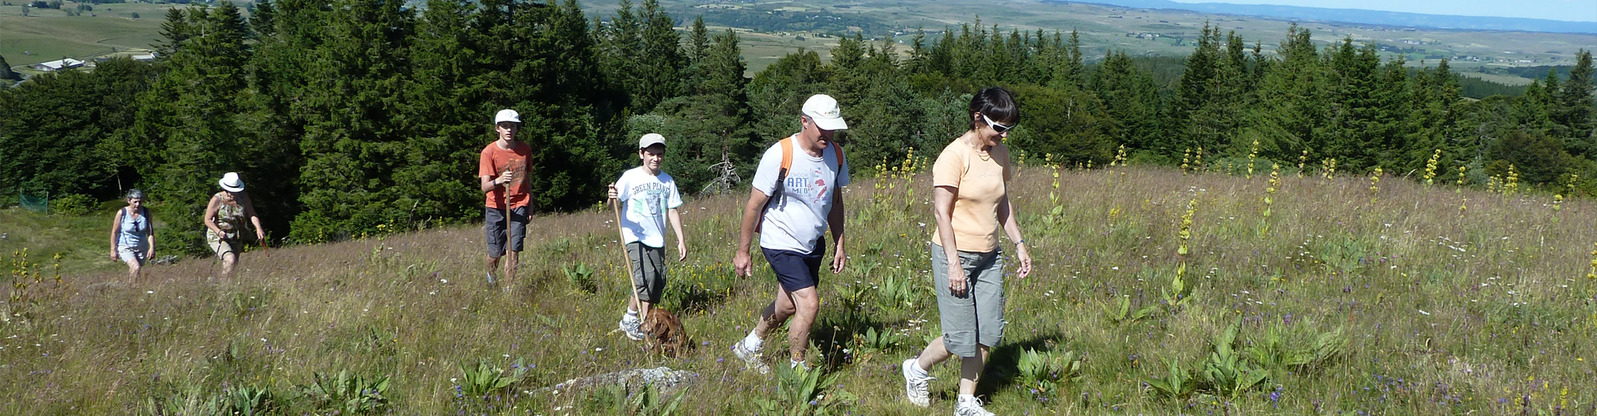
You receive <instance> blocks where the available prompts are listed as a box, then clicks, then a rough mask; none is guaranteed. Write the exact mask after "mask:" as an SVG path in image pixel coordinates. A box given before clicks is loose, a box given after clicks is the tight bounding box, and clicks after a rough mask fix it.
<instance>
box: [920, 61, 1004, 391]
mask: <svg viewBox="0 0 1597 416" xmlns="http://www.w3.org/2000/svg"><path fill="white" fill-rule="evenodd" d="M969 117H970V130H969V131H966V132H965V134H962V135H960V136H959V137H958V138H955V139H954V141H953V142H952V143H949V144H948V146H947V147H946V148H944V149H943V153H942V154H940V155H938V156H937V162H936V163H935V164H933V166H932V185H933V186H934V189H933V190H932V206H933V208H934V214H935V217H936V219H937V231H936V232H935V233H934V234H932V248H931V256H932V275H933V277H934V280H935V281H936V284H935V286H936V288H935V289H936V290H937V310H938V312H939V315H941V321H942V329H943V333H942V336H940V337H937V339H934V340H932V342H931V343H930V344H929V345H927V346H926V349H925V350H922V351H921V353H920V355H919V356H917V357H915V358H910V359H908V360H904V363H903V365H902V369H903V373H904V392H905V395H907V396H908V397H909V401H910V403H913V404H915V405H917V406H923V407H924V406H927V405H929V404H930V402H929V400H928V398H927V382H928V381H930V380H931V379H932V377H931V376H930V375H928V374H927V373H926V369H927V368H930V367H931V366H933V365H936V364H937V363H939V362H942V361H943V360H946V359H948V358H950V357H952V356H955V355H958V356H959V357H960V377H959V398H958V402H957V404H956V405H955V407H954V414H955V415H991V414H992V413H991V412H988V411H987V410H986V409H984V408H982V403H981V401H980V400H978V399H977V398H976V397H975V393H976V381H977V377H979V376H980V375H981V372H982V368H983V367H984V366H985V365H986V362H987V353H988V350H990V349H991V348H992V347H993V346H994V345H997V344H998V341H999V340H1000V339H1001V338H1002V337H1003V332H1004V280H1003V274H1004V258H1003V257H1004V256H1003V250H1001V249H1000V248H999V246H998V231H999V229H1002V230H1003V231H1004V233H1005V234H1007V235H1008V237H1009V240H1010V241H1013V242H1015V251H1016V252H1017V254H1018V256H1017V257H1018V260H1020V267H1019V269H1017V270H1016V275H1017V276H1018V277H1020V278H1022V279H1024V278H1025V277H1026V275H1027V274H1030V273H1031V254H1029V253H1027V252H1026V240H1024V239H1022V238H1021V236H1020V225H1018V224H1016V223H1015V213H1014V210H1013V209H1012V207H1011V205H1010V204H1009V194H1008V189H1007V188H1006V186H1005V185H1006V184H1007V182H1009V179H1010V177H1011V176H1012V175H1013V174H1012V172H1013V168H1012V167H1010V165H1009V148H1008V147H1007V146H1004V144H1003V139H1004V138H1005V137H1008V136H1009V131H1010V130H1011V129H1014V128H1015V123H1016V122H1018V121H1020V108H1019V105H1018V104H1016V103H1015V100H1014V98H1013V97H1012V96H1011V95H1010V94H1009V91H1008V90H1005V89H1003V88H997V87H993V88H987V89H984V90H981V92H978V93H976V95H975V96H973V97H971V100H970V113H969ZM950 265H953V266H955V267H949V266H950Z"/></svg>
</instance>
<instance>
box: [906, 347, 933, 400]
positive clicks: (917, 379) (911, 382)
mask: <svg viewBox="0 0 1597 416" xmlns="http://www.w3.org/2000/svg"><path fill="white" fill-rule="evenodd" d="M915 361H916V360H915V359H914V358H911V359H908V360H904V365H901V366H899V367H902V368H901V370H903V373H904V395H905V396H907V397H909V403H910V404H913V405H916V406H920V407H926V406H931V405H932V401H931V399H928V398H927V396H928V394H927V392H926V390H927V389H926V382H928V381H932V380H935V379H936V378H934V377H932V376H930V375H927V376H916V375H915V372H914V370H912V369H910V366H912V365H918V364H916V363H915Z"/></svg>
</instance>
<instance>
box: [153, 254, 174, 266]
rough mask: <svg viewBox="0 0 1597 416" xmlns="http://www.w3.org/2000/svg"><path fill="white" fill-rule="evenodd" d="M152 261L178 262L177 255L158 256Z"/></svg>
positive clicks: (159, 262)
mask: <svg viewBox="0 0 1597 416" xmlns="http://www.w3.org/2000/svg"><path fill="white" fill-rule="evenodd" d="M150 263H154V264H177V256H161V257H156V258H155V259H154V260H150Z"/></svg>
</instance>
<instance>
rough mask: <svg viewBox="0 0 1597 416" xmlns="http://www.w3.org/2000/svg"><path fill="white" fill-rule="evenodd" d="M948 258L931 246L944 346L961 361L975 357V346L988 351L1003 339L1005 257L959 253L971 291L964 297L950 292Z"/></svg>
mask: <svg viewBox="0 0 1597 416" xmlns="http://www.w3.org/2000/svg"><path fill="white" fill-rule="evenodd" d="M947 259H948V257H947V255H946V254H944V253H943V246H941V245H937V244H932V280H933V282H932V285H933V286H935V289H937V312H938V315H940V317H941V322H942V324H943V346H945V347H947V348H948V352H950V353H953V354H954V355H958V356H960V357H975V356H976V350H977V348H976V345H977V344H980V345H986V346H987V347H988V348H991V347H994V346H997V345H998V341H1000V340H1002V339H1003V338H1004V324H1005V321H1004V255H1003V251H1002V250H993V251H989V252H986V253H972V252H968V251H961V252H959V263H960V267H962V268H964V269H965V282H966V284H967V285H969V286H968V287H969V289H967V290H965V294H964V295H963V296H954V295H953V294H952V293H950V292H949V290H948V260H947Z"/></svg>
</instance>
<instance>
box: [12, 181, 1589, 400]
mask: <svg viewBox="0 0 1597 416" xmlns="http://www.w3.org/2000/svg"><path fill="white" fill-rule="evenodd" d="M921 163H922V164H924V161H921ZM910 170H912V171H913V170H918V169H916V168H914V167H913V166H911V167H910ZM889 172H890V173H889V174H887V175H883V176H881V177H877V178H864V177H860V178H857V179H858V180H857V181H856V182H855V184H854V185H853V186H850V187H848V188H846V191H845V199H846V204H847V207H848V210H849V215H848V236H849V239H848V260H849V263H848V264H849V266H848V269H847V270H846V271H844V272H843V273H842V274H841V275H830V274H827V275H825V276H824V277H823V278H822V283H821V285H820V291H821V294H822V304H821V312H820V317H819V318H818V322H817V324H816V331H815V334H814V337H813V340H812V345H813V346H812V347H811V348H812V350H811V351H812V353H811V359H810V363H811V365H812V366H816V367H819V368H820V370H821V371H822V373H814V374H807V375H806V374H789V373H787V372H778V374H773V375H770V376H764V375H759V374H755V373H752V372H747V371H744V370H743V368H742V365H741V364H740V363H737V362H736V359H735V358H733V357H732V355H731V353H730V351H729V350H728V348H729V345H730V344H731V342H733V341H734V340H737V339H739V338H740V337H741V336H742V335H743V334H744V333H746V332H747V331H748V329H749V326H750V324H752V323H753V322H754V313H755V311H756V310H757V309H758V308H759V307H761V306H762V305H763V304H764V303H766V302H768V301H769V299H770V297H771V294H772V293H773V292H774V290H775V287H776V285H775V282H774V279H773V278H772V276H771V275H770V271H769V269H768V268H766V267H764V262H763V261H759V260H757V261H756V264H757V265H758V266H760V267H758V268H757V269H756V275H755V276H754V277H752V278H746V279H740V278H736V277H734V276H733V275H732V273H731V267H730V264H729V263H730V258H731V256H732V250H733V246H734V244H735V241H734V235H735V224H736V223H737V217H738V215H739V214H738V208H739V207H740V206H741V198H740V197H739V196H736V195H734V196H721V197H709V198H700V199H693V200H690V201H688V202H687V203H686V204H685V205H683V207H682V208H681V210H682V213H683V217H684V219H685V222H686V231H687V234H688V235H689V237H688V238H689V241H688V247H689V257H688V260H687V261H685V262H675V261H669V262H668V263H669V264H670V267H671V268H672V269H671V274H670V284H669V287H668V290H667V293H666V301H665V302H664V304H665V305H666V307H668V308H670V309H671V310H673V311H675V312H676V313H677V314H678V316H679V317H681V318H682V321H683V323H684V325H685V326H686V328H687V332H688V335H689V337H690V344H691V345H692V346H693V347H692V349H690V350H689V351H688V352H687V353H686V354H685V355H684V356H683V357H682V358H664V357H661V356H658V355H657V354H652V353H649V352H647V351H646V350H644V348H643V346H642V344H640V343H634V342H631V341H628V340H626V338H625V337H623V336H622V335H621V334H619V333H615V332H613V329H614V328H615V326H616V320H617V319H618V318H619V316H620V313H621V311H622V301H623V299H624V298H625V297H626V296H627V295H626V293H627V292H626V288H625V285H626V283H624V282H625V279H626V278H625V277H624V272H623V268H622V267H623V266H622V265H621V264H622V263H621V259H622V257H621V256H622V254H621V250H619V249H618V248H617V246H616V241H615V240H616V231H615V229H614V224H613V223H612V222H611V221H612V220H611V218H612V217H611V214H610V212H609V211H607V210H594V211H589V212H581V213H573V214H556V215H548V216H541V217H538V218H536V219H534V220H533V223H532V225H531V227H530V229H529V233H528V234H529V235H528V239H527V242H526V243H527V246H528V251H526V254H525V257H526V259H525V260H524V262H523V265H522V269H521V270H522V272H521V273H520V277H519V279H520V280H519V282H518V284H517V285H516V286H515V290H514V291H513V292H512V293H503V292H501V291H499V290H497V289H491V288H489V287H487V285H486V284H485V283H484V279H483V277H482V275H483V265H482V250H483V249H482V245H483V243H482V239H483V237H482V231H481V228H480V227H478V226H458V227H449V228H442V229H429V230H419V231H415V230H407V231H404V232H397V231H399V230H396V232H395V233H392V234H388V235H381V236H366V237H365V238H361V239H358V240H354V241H346V242H341V243H335V244H326V245H316V246H293V247H282V248H275V249H271V250H270V251H268V252H262V251H259V250H254V251H250V252H248V253H245V254H244V256H243V261H242V263H241V264H240V267H239V271H238V272H237V274H236V275H235V276H234V278H232V279H231V280H227V281H221V280H216V279H213V278H211V276H213V275H214V274H215V271H216V270H217V266H216V265H215V263H214V262H213V260H211V259H209V258H199V259H187V260H184V261H182V262H179V263H178V264H175V265H170V266H152V267H149V268H148V269H147V271H146V273H147V274H146V279H145V280H143V281H140V282H137V283H135V284H132V285H123V284H120V283H111V282H113V281H119V280H121V279H122V278H123V277H124V276H123V273H124V270H123V269H121V268H120V267H119V266H117V265H114V264H112V263H111V262H110V261H109V260H105V259H102V258H103V257H104V255H103V254H98V255H77V254H73V253H71V252H68V253H67V255H66V257H65V258H66V259H67V260H66V261H67V264H65V265H63V266H62V269H63V270H68V271H69V272H62V273H61V275H60V276H61V277H60V278H59V280H57V279H56V278H55V276H56V275H55V272H53V271H52V264H53V260H52V259H51V256H52V255H53V253H51V251H53V250H68V251H70V250H92V251H95V252H99V251H104V250H105V249H104V247H103V246H104V238H105V237H104V233H105V231H104V229H103V227H104V225H102V224H100V223H101V222H106V221H102V220H101V218H98V217H96V218H93V219H92V221H89V220H83V221H84V222H81V223H80V222H75V221H76V220H73V221H67V220H59V219H55V220H53V219H41V220H28V219H27V218H28V217H29V216H35V215H37V214H31V213H22V212H17V211H15V209H11V210H7V211H6V212H5V215H6V216H5V217H0V218H4V223H3V225H0V227H3V228H4V230H0V231H6V232H7V233H8V234H10V235H11V236H10V237H8V238H7V239H5V240H0V248H4V249H5V251H6V254H8V255H11V256H12V277H11V279H12V281H13V282H14V284H13V286H12V288H13V291H12V296H11V297H8V298H7V299H6V304H5V305H4V307H3V308H0V310H5V311H7V312H6V314H5V315H4V316H3V317H4V318H5V320H4V321H3V323H0V379H4V380H7V382H5V383H0V413H3V414H212V412H226V411H234V410H243V409H252V410H255V411H261V410H266V411H268V413H271V412H279V413H285V414H302V413H316V414H332V413H333V412H334V411H338V412H340V413H341V414H350V413H361V412H368V411H369V412H374V413H386V412H391V413H393V414H407V415H408V414H418V415H434V414H445V413H449V414H455V413H457V412H458V413H464V414H544V415H563V414H612V413H620V414H662V413H664V412H665V411H666V410H668V409H674V410H675V411H676V412H677V413H678V414H752V413H762V414H771V413H784V414H794V413H805V414H807V413H809V411H811V410H826V411H828V412H832V413H844V412H851V413H853V414H872V415H895V414H904V415H910V414H917V415H918V414H927V413H928V411H927V410H924V409H920V408H917V407H914V406H912V405H910V404H908V403H907V402H906V401H905V400H904V398H903V390H902V389H903V387H902V379H901V378H900V376H899V374H898V368H897V366H898V364H899V362H900V361H902V360H903V359H904V358H907V357H909V356H911V355H913V354H915V353H916V352H918V351H919V349H920V348H921V347H923V346H924V345H925V343H926V341H927V340H928V339H929V338H931V337H933V336H935V335H934V334H935V333H936V331H937V329H936V326H937V316H938V315H937V310H936V306H935V305H936V304H935V302H934V300H933V295H932V291H931V289H930V284H931V283H930V280H931V277H930V276H929V275H928V272H927V270H928V269H929V267H930V266H929V257H928V255H927V248H928V243H927V240H928V238H929V232H930V228H929V225H928V224H931V223H932V222H933V221H932V220H931V213H930V208H929V203H928V197H929V194H930V193H929V192H928V187H929V176H928V175H927V174H925V173H918V174H913V175H908V174H902V175H901V174H896V173H893V172H898V170H892V169H889ZM1056 172H1057V176H1055V175H1056ZM1269 176H1270V175H1269V172H1268V171H1267V170H1266V171H1261V172H1255V174H1254V175H1253V176H1252V177H1251V178H1248V177H1247V176H1246V175H1245V174H1242V173H1241V172H1238V173H1237V174H1225V173H1219V172H1194V173H1183V172H1182V171H1181V170H1177V169H1174V168H1144V167H1131V168H1126V167H1113V168H1108V169H1095V170H1070V169H1066V170H1057V171H1056V170H1054V169H1050V168H1048V167H1042V166H1035V165H1034V166H1031V167H1027V168H1024V169H1022V170H1021V171H1020V173H1019V175H1018V176H1017V177H1016V179H1015V181H1014V182H1012V183H1011V186H1012V188H1011V195H1012V198H1013V201H1014V202H1015V203H1016V204H1017V205H1016V206H1017V209H1018V213H1019V221H1020V224H1021V226H1022V228H1023V230H1024V232H1025V235H1026V240H1027V241H1028V244H1030V245H1031V250H1032V255H1033V256H1034V259H1035V265H1036V270H1035V271H1034V272H1033V274H1032V276H1031V277H1029V278H1027V279H1024V280H1018V279H1014V278H1013V276H1012V275H1011V276H1010V279H1009V280H1008V281H1007V282H1006V286H1007V288H1008V307H1007V310H1008V319H1007V320H1008V322H1009V326H1008V328H1007V331H1006V333H1005V339H1004V341H1003V343H1002V344H1001V345H999V346H997V347H996V348H995V349H994V355H993V359H992V362H991V364H990V365H989V367H988V370H987V372H986V375H985V377H984V380H983V382H982V384H981V387H980V394H982V395H985V398H986V399H987V400H988V401H990V402H991V405H990V406H989V407H988V409H989V410H992V411H995V412H997V413H999V414H1176V413H1185V414H1385V415H1407V414H1421V415H1426V414H1593V413H1597V387H1594V385H1593V383H1592V380H1594V379H1597V374H1594V371H1597V347H1593V344H1592V342H1593V340H1594V339H1597V303H1594V301H1593V296H1594V293H1597V279H1593V278H1590V277H1588V273H1590V268H1591V267H1592V266H1591V264H1592V262H1593V261H1594V259H1593V248H1594V244H1597V227H1593V224H1597V204H1594V203H1593V201H1591V200H1589V199H1580V200H1574V201H1562V202H1561V203H1559V204H1557V209H1555V208H1554V204H1553V203H1552V198H1551V197H1550V196H1546V195H1523V194H1518V195H1515V194H1510V195H1504V194H1501V193H1488V192H1486V191H1484V190H1478V189H1465V190H1463V191H1462V192H1455V189H1454V187H1453V186H1451V185H1445V186H1444V185H1440V183H1444V182H1446V183H1451V181H1444V180H1438V181H1437V182H1438V183H1439V185H1436V186H1430V187H1427V186H1424V185H1422V184H1419V183H1416V182H1415V181H1412V180H1408V179H1403V178H1395V177H1386V178H1384V179H1383V180H1380V181H1379V182H1378V184H1377V185H1376V186H1375V187H1373V189H1372V186H1371V181H1370V180H1369V175H1367V174H1366V175H1363V176H1360V175H1344V174H1338V176H1337V177H1335V178H1333V179H1325V178H1323V177H1319V176H1315V175H1313V174H1308V175H1305V176H1303V177H1299V176H1298V175H1297V174H1296V172H1295V171H1288V172H1283V174H1282V175H1281V176H1282V178H1281V181H1280V183H1279V185H1277V186H1271V184H1270V183H1269V180H1268V177H1269ZM1267 188H1276V189H1277V191H1276V192H1274V193H1273V194H1270V193H1269V192H1268V191H1267ZM1267 196H1269V197H1270V199H1271V203H1270V204H1268V205H1266V203H1265V202H1264V199H1265V198H1266V197H1267ZM596 199H597V198H596ZM1193 201H1195V202H1193ZM1461 206H1462V207H1463V208H1461ZM1265 209H1269V211H1270V214H1269V215H1268V217H1266V215H1265V214H1264V213H1263V211H1264V210H1265ZM157 215H159V213H157ZM28 221H37V222H28ZM51 221H55V222H54V223H53V224H56V225H54V226H57V227H68V228H70V229H73V230H77V231H78V232H79V234H82V237H81V238H82V239H84V240H85V241H87V240H89V239H92V240H94V241H96V242H97V243H92V244H91V243H85V242H80V243H71V242H57V243H53V244H54V245H50V246H41V245H32V244H36V243H34V242H43V241H59V240H61V239H63V238H66V237H63V236H62V234H60V233H58V232H57V231H50V230H48V229H43V227H42V226H36V224H41V223H51ZM49 233H56V234H50V235H53V236H54V237H51V236H47V235H46V234H49ZM19 236H21V237H19ZM19 238H30V239H31V240H18V239H19ZM18 241H25V242H28V243H18ZM38 244H42V243H38ZM24 246H26V247H28V248H29V251H28V254H27V257H26V259H25V261H26V263H27V264H19V262H22V261H23V260H24V259H22V258H21V255H20V254H14V253H13V251H19V250H20V249H21V248H22V247H24ZM1183 246H1185V248H1186V250H1184V251H1186V254H1185V255H1182V254H1179V253H1178V252H1179V251H1183V250H1182V248H1183ZM74 247H76V248H74ZM1005 247H1006V250H1012V249H1013V248H1012V246H1009V245H1008V244H1007V243H1005ZM672 251H674V250H672ZM159 254H160V253H158V255H159ZM671 254H672V255H673V256H672V258H673V259H674V258H675V257H674V253H671ZM1010 254H1011V257H1012V254H1013V253H1012V252H1011V253H1010ZM21 270H27V271H32V270H37V271H38V275H37V276H35V275H34V274H32V273H29V274H27V275H26V277H21V278H19V277H17V276H18V273H22V271H21ZM1010 270H1011V271H1013V266H1011V268H1010ZM16 282H21V283H16ZM1178 282H1179V283H1178ZM784 334H785V332H782V331H778V332H776V333H774V334H773V335H772V337H771V338H770V339H769V340H768V342H767V347H766V353H767V360H769V361H771V362H773V363H782V362H784V360H785V358H786V357H785V355H786V353H785V346H786V342H785V336H784ZM1228 335H1229V336H1228ZM659 366H666V367H670V368H672V369H678V370H688V371H692V372H695V373H697V374H698V376H697V377H695V378H693V379H691V382H690V383H689V384H687V387H686V390H683V391H685V394H681V395H680V396H679V395H675V394H672V393H665V394H661V393H658V392H656V393H654V394H645V393H643V392H642V391H634V392H632V394H631V395H630V396H629V395H628V392H627V391H625V390H620V389H614V388H598V389H576V390H572V389H545V390H540V389H541V388H544V387H549V386H554V385H556V384H558V383H561V382H563V381H565V380H569V379H573V378H578V377H585V376H590V375H595V374H600V373H606V372H612V371H619V370H624V369H632V368H654V367H659ZM341 374H342V376H341ZM823 374H824V375H823ZM932 374H933V375H934V376H936V377H937V378H938V380H937V381H934V382H932V409H931V411H933V412H935V413H947V412H950V411H951V410H952V408H953V398H954V389H955V381H956V380H957V378H958V373H957V368H956V366H955V365H952V364H948V363H945V364H944V365H942V366H940V367H938V368H936V369H934V370H933V371H932ZM806 376H807V377H811V378H812V380H810V381H813V382H814V383H813V384H811V386H812V388H808V389H806V388H803V387H802V386H803V383H801V382H802V381H804V380H802V379H801V378H800V377H806ZM814 378H819V379H818V380H815V379H814ZM811 403H813V404H811ZM673 406H674V407H673Z"/></svg>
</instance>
